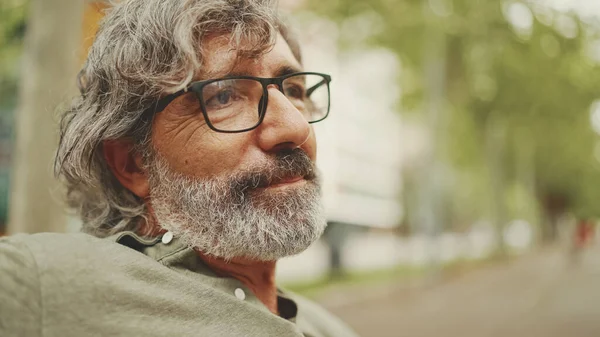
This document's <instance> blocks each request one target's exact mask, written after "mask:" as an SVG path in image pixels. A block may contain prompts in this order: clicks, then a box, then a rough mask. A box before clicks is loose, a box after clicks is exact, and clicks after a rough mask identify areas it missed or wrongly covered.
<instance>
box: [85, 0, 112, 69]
mask: <svg viewBox="0 0 600 337" xmlns="http://www.w3.org/2000/svg"><path fill="white" fill-rule="evenodd" d="M107 7H108V4H107V3H106V2H104V1H94V2H90V3H88V4H87V5H86V6H85V11H84V13H83V35H82V36H83V42H82V49H81V60H82V62H83V61H85V59H86V58H87V55H88V52H89V50H90V47H91V46H92V43H94V38H95V37H96V32H98V26H99V24H100V20H102V18H103V17H104V10H105V9H106V8H107Z"/></svg>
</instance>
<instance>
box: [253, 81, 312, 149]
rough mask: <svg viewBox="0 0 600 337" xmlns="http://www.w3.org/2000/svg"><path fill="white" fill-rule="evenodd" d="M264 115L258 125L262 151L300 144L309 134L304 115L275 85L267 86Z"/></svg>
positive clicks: (298, 145) (309, 128)
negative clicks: (267, 95) (267, 92)
mask: <svg viewBox="0 0 600 337" xmlns="http://www.w3.org/2000/svg"><path fill="white" fill-rule="evenodd" d="M268 91H269V97H268V100H267V101H268V102H267V110H266V112H265V117H264V120H263V122H262V124H261V125H260V127H259V129H260V136H259V145H260V147H261V148H262V149H263V150H264V151H278V150H281V149H282V148H296V147H300V146H302V145H303V144H304V143H305V142H306V141H307V140H308V138H309V137H310V135H311V132H312V131H311V127H310V124H309V123H308V121H307V120H306V118H305V117H304V115H303V114H302V113H301V112H300V111H299V110H298V109H297V108H296V107H295V106H294V105H293V104H292V103H291V102H290V100H289V99H288V98H287V97H286V96H285V95H284V94H283V93H282V92H281V91H280V90H279V88H278V87H277V86H275V85H272V86H269V87H268Z"/></svg>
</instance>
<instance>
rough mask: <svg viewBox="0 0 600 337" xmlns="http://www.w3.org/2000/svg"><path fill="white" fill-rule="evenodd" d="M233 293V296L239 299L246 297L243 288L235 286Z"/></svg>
mask: <svg viewBox="0 0 600 337" xmlns="http://www.w3.org/2000/svg"><path fill="white" fill-rule="evenodd" d="M234 293H235V297H237V298H238V299H239V300H240V301H243V300H245V299H246V293H245V292H244V290H243V289H241V288H237V289H236V290H235V292H234Z"/></svg>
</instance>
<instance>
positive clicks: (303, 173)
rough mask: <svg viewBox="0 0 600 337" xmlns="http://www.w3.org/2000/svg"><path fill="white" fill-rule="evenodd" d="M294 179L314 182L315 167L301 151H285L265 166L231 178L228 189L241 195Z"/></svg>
mask: <svg viewBox="0 0 600 337" xmlns="http://www.w3.org/2000/svg"><path fill="white" fill-rule="evenodd" d="M296 177H303V178H304V179H306V180H308V181H312V180H315V179H317V170H316V167H315V165H314V163H313V162H312V160H311V159H310V158H309V157H308V155H307V154H306V152H304V151H303V150H301V149H298V148H296V149H286V150H281V151H279V152H277V153H276V154H275V155H274V156H273V157H272V158H271V159H269V161H268V162H267V164H265V165H262V166H261V167H255V168H250V169H246V170H244V171H243V172H241V173H239V174H238V175H236V176H235V177H233V178H232V179H231V180H230V188H231V190H233V191H238V192H242V193H243V192H247V191H249V190H254V189H257V188H264V187H267V186H269V185H272V184H277V183H279V182H281V181H284V180H288V179H292V178H296Z"/></svg>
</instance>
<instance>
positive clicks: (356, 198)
mask: <svg viewBox="0 0 600 337" xmlns="http://www.w3.org/2000/svg"><path fill="white" fill-rule="evenodd" d="M299 21H301V23H300V24H299V26H300V29H298V31H299V35H300V39H301V43H302V48H303V57H304V60H303V62H304V67H305V69H309V70H314V71H322V72H326V73H330V74H331V75H332V77H333V80H332V88H331V90H332V91H331V95H332V102H331V113H330V116H329V117H328V119H327V120H325V121H324V122H321V123H319V124H316V125H315V130H316V133H317V138H318V144H319V150H318V161H317V162H318V167H319V169H320V170H321V173H322V178H323V183H324V189H323V197H324V203H325V207H326V211H327V216H328V220H329V221H330V222H338V223H346V224H354V225H361V226H370V227H384V228H390V227H394V226H397V225H398V224H400V222H401V220H402V216H403V211H402V209H403V208H402V202H401V192H402V175H401V174H402V172H401V164H402V152H403V151H402V150H403V148H402V141H401V128H402V123H401V119H400V115H399V114H398V112H397V111H398V110H397V103H398V98H399V97H398V95H399V93H400V89H399V86H398V81H397V80H398V71H399V64H398V61H397V59H396V57H395V55H393V54H392V53H391V52H388V51H386V50H383V49H374V48H357V49H355V50H352V49H351V50H344V51H343V52H342V51H340V50H339V47H338V41H337V28H336V25H335V24H333V23H331V22H329V21H327V20H322V19H319V18H317V17H313V16H311V17H309V18H301V19H300V20H299Z"/></svg>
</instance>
